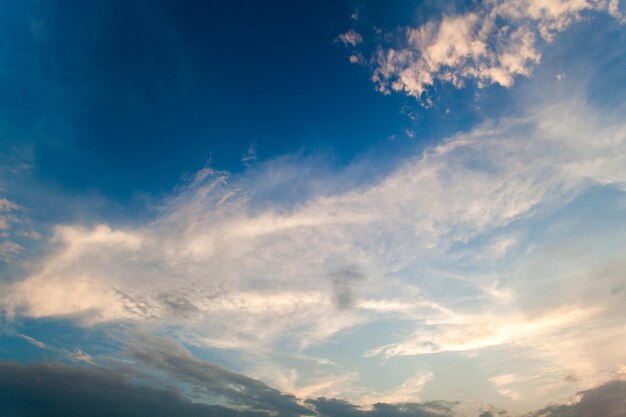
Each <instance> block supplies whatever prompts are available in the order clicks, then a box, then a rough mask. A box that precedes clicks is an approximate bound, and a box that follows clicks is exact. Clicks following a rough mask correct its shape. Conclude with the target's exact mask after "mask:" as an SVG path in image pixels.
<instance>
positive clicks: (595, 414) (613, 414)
mask: <svg viewBox="0 0 626 417" xmlns="http://www.w3.org/2000/svg"><path fill="white" fill-rule="evenodd" d="M579 395H580V401H578V402H576V403H575V404H570V405H554V406H550V407H547V408H544V409H542V410H539V411H536V412H534V413H531V414H528V416H527V417H626V381H611V382H608V383H606V384H604V385H601V386H599V387H596V388H593V389H590V390H588V391H583V392H581V393H579Z"/></svg>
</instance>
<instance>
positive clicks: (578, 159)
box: [2, 99, 626, 398]
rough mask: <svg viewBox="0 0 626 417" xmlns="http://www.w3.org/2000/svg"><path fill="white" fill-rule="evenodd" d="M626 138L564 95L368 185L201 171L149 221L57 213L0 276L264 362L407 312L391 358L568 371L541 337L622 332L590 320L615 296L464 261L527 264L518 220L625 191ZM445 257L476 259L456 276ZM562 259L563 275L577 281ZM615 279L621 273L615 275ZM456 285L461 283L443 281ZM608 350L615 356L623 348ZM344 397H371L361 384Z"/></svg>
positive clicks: (25, 293) (48, 304)
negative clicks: (44, 242)
mask: <svg viewBox="0 0 626 417" xmlns="http://www.w3.org/2000/svg"><path fill="white" fill-rule="evenodd" d="M583 115H584V116H583ZM625 147H626V125H624V124H623V121H622V119H620V117H619V114H618V113H616V114H613V115H611V114H598V113H594V112H593V110H592V109H590V108H589V107H588V106H587V105H586V104H585V102H584V101H582V100H579V99H570V100H568V101H564V102H558V103H554V104H550V105H543V106H542V107H541V108H539V109H535V110H534V111H531V112H529V114H527V115H526V117H523V118H518V119H509V120H502V121H500V122H488V123H485V124H483V125H482V126H480V127H477V128H476V129H474V130H472V131H470V132H468V133H465V134H459V135H456V136H454V137H451V138H449V139H448V140H446V141H444V142H442V143H441V144H439V145H436V146H433V147H430V148H428V149H426V150H425V151H424V152H423V153H419V154H417V155H415V156H413V157H410V158H408V159H407V160H406V161H405V162H404V163H402V164H401V166H400V167H399V168H397V169H396V170H395V171H393V172H392V173H390V174H389V175H388V176H386V177H384V178H382V179H381V180H380V181H377V182H375V183H372V184H368V185H363V186H359V187H357V188H349V187H348V189H347V191H346V190H345V187H343V188H344V190H341V189H342V187H341V186H340V187H337V180H339V181H341V175H338V176H335V180H334V182H335V185H334V186H333V187H331V189H336V190H341V191H336V192H334V193H330V194H324V195H317V194H313V195H312V196H309V197H306V198H304V199H301V200H296V201H289V202H288V204H285V205H282V203H280V202H276V201H271V202H270V201H265V202H263V199H262V196H260V195H259V194H258V193H257V194H255V193H254V192H255V191H256V190H258V189H264V187H265V189H267V184H265V185H264V182H265V181H274V179H272V178H274V176H275V173H276V172H277V171H274V166H273V163H272V162H269V163H266V164H265V165H263V166H261V167H259V168H258V170H257V171H255V172H254V173H253V174H251V175H249V176H248V175H246V174H244V175H242V176H230V175H228V174H226V173H222V172H216V171H214V170H211V169H205V170H202V171H200V172H199V173H198V174H197V175H196V176H195V178H194V179H193V180H192V181H191V182H190V183H189V184H188V185H186V186H184V187H182V188H181V189H179V191H178V193H177V194H175V195H174V196H172V197H171V198H170V199H169V200H168V201H166V202H165V203H164V206H163V208H162V210H161V214H160V216H159V217H158V218H157V219H155V220H154V221H152V222H151V223H148V224H146V225H143V226H138V227H126V228H112V227H110V226H107V225H100V226H96V227H86V226H81V225H60V226H57V227H56V228H55V232H54V238H53V241H52V242H50V243H51V244H52V245H54V246H51V252H50V256H48V257H47V258H45V259H43V260H42V263H41V267H40V268H39V269H38V271H37V272H34V273H32V274H31V275H30V276H28V277H26V278H25V279H24V280H21V281H18V282H15V283H13V284H11V285H5V288H6V290H5V291H4V294H5V295H4V297H3V299H2V304H3V306H4V308H5V309H6V310H7V311H8V312H10V313H11V314H13V315H20V316H26V317H33V318H43V317H66V318H72V319H75V320H77V321H78V322H80V323H83V325H92V324H96V323H104V322H112V321H124V322H129V323H135V324H136V325H143V324H149V325H156V326H175V328H177V329H179V330H178V332H179V336H180V337H183V338H185V340H187V341H188V342H190V343H193V344H196V345H199V346H205V347H209V348H219V349H232V350H235V351H239V352H247V353H249V354H252V355H257V356H265V358H266V359H264V361H266V362H265V363H267V361H271V359H269V356H270V352H272V351H275V349H276V348H277V347H278V346H283V349H287V350H292V351H302V350H306V349H308V348H310V347H312V346H317V345H320V344H323V343H325V342H327V341H329V340H332V338H333V337H334V336H335V335H338V334H342V333H345V332H346V331H348V330H350V329H354V328H357V327H359V326H361V325H364V324H366V323H371V322H375V321H378V320H390V321H392V322H393V321H394V320H399V321H404V322H408V323H413V324H411V325H410V328H411V327H412V328H414V329H415V331H416V332H417V334H418V335H419V338H418V339H415V338H412V337H408V338H406V339H401V340H398V341H396V342H395V343H393V344H392V345H385V346H384V347H382V348H379V349H378V350H377V351H375V352H380V353H381V354H384V355H385V356H386V357H387V358H392V357H395V356H402V355H415V354H420V353H432V352H438V351H439V352H446V351H447V352H461V353H463V352H481V351H486V350H490V349H493V348H495V347H503V348H506V347H507V346H510V347H513V348H515V349H517V348H519V347H520V346H523V347H524V349H526V350H524V352H526V353H525V354H526V355H530V356H531V357H537V358H538V357H539V356H538V355H543V356H541V357H542V358H543V359H542V360H543V362H541V363H542V366H551V367H554V368H555V369H561V370H563V372H566V371H568V369H569V368H568V367H569V365H568V364H563V363H562V362H561V361H560V360H558V357H557V356H554V355H552V354H550V353H549V352H546V351H544V350H542V349H544V348H545V346H546V343H548V342H547V341H548V340H550V341H551V343H552V342H555V343H557V344H558V345H562V344H563V343H566V341H568V340H574V339H576V340H579V339H577V338H579V337H580V335H578V332H577V330H576V326H575V325H574V324H575V323H576V322H581V321H582V322H585V323H587V322H588V323H594V322H595V323H604V324H602V326H604V327H602V326H601V329H603V330H601V331H600V333H601V334H606V332H613V331H614V330H615V329H616V328H619V327H615V326H614V325H613V324H611V323H610V322H608V321H607V322H602V321H595V320H598V318H601V317H610V315H611V314H612V313H615V312H616V311H617V310H615V308H617V307H615V306H616V304H606V305H605V306H604V308H605V310H603V311H600V310H597V309H596V308H597V307H598V304H597V299H595V298H593V297H592V296H591V295H590V294H591V293H589V294H581V295H577V298H575V299H572V300H569V301H568V302H567V303H565V302H564V301H561V300H560V299H559V297H558V296H557V295H550V294H549V293H546V294H545V296H544V298H545V300H544V302H542V303H541V304H540V305H535V306H532V308H531V307H530V305H532V303H531V302H530V301H529V300H530V298H528V297H530V295H532V294H534V293H536V290H537V287H535V286H533V285H531V284H532V281H531V282H529V283H528V285H526V286H524V285H521V283H523V282H524V279H523V276H520V277H519V278H516V280H513V278H514V276H511V277H509V278H506V280H503V277H502V276H501V275H500V273H499V272H497V269H494V270H493V271H491V272H489V273H482V274H481V273H469V272H468V271H470V270H472V268H478V267H479V266H480V267H481V268H484V265H489V264H490V262H496V260H497V259H499V258H502V257H511V256H522V259H527V262H530V263H532V262H533V259H534V256H535V255H534V254H533V252H532V251H531V252H528V248H526V249H525V248H524V247H521V246H520V245H522V243H521V242H520V239H521V238H520V237H519V236H518V237H516V238H514V239H513V238H511V236H515V233H513V235H512V234H511V233H512V232H511V231H509V230H508V228H509V227H512V225H514V224H515V223H519V222H527V223H529V224H532V223H533V222H534V221H538V220H539V219H541V218H542V217H545V216H546V215H547V214H549V213H551V212H553V211H555V210H558V209H559V208H561V207H563V206H566V205H567V204H568V203H569V202H570V201H572V199H574V198H575V197H576V196H577V195H580V194H581V193H584V192H585V190H588V189H589V187H613V188H617V189H620V190H623V189H624V185H625V184H626V171H625V168H624V167H625V166H626V164H624V163H623V161H624V156H625V155H626V151H625ZM280 172H282V173H284V172H287V171H285V170H282V169H281V170H280ZM294 172H297V170H296V171H294ZM252 196H254V198H252ZM507 239H508V240H507ZM511 239H512V240H511ZM480 242H482V243H480ZM507 242H508V243H507ZM502 245H504V246H505V249H502V248H501V247H502ZM518 246H520V247H519V249H518ZM52 248H54V249H52ZM459 248H465V249H464V251H465V252H463V251H461V252H459ZM476 251H478V252H479V253H485V254H487V253H491V255H489V257H488V258H487V260H486V259H485V257H484V256H482V257H481V256H476V255H472V253H476ZM524 251H526V252H524ZM463 253H464V254H463ZM524 253H526V254H525V255H524ZM451 259H452V260H454V259H457V260H456V261H454V262H459V268H462V269H464V270H465V271H466V272H464V273H463V274H460V273H456V274H455V273H451V272H450V268H453V266H454V263H452V264H451V263H450V262H451ZM444 261H445V263H446V264H447V265H448V266H447V267H446V268H442V266H441V265H442V262H444ZM486 262H487V263H486ZM494 265H495V264H494ZM494 268H495V267H494ZM584 268H589V265H587V266H584ZM446 269H447V270H446ZM568 274H570V272H567V273H564V274H561V275H563V280H562V281H558V282H557V283H556V284H555V285H557V287H559V286H562V288H566V286H569V285H571V284H570V283H568V282H567V279H568V277H569V276H570V275H568ZM416 276H417V277H419V278H416ZM579 279H580V282H585V279H584V278H579ZM611 280H612V281H611V282H612V285H613V286H614V287H616V286H618V284H619V282H618V281H619V277H617V276H615V277H614V278H611ZM451 282H455V284H454V285H458V283H461V284H462V286H461V287H462V288H464V291H465V295H463V296H462V297H461V298H459V297H460V296H459V294H457V293H455V292H450V291H449V290H447V291H444V292H442V291H439V290H438V289H437V288H450V287H449V284H450V283H451ZM537 285H541V283H537ZM531 298H532V297H531ZM460 299H462V300H464V301H463V302H460V301H459V300H460ZM476 306H479V307H478V308H476ZM468 309H471V312H468ZM514 309H518V310H519V313H516V312H514ZM606 309H608V310H606ZM531 312H532V313H531ZM229 323H237V326H236V327H235V326H231V325H229ZM507 323H509V324H507ZM511 323H514V324H515V325H511ZM605 324H606V326H605ZM472 329H475V330H476V331H475V332H474V331H473V330H472ZM519 329H526V330H524V331H522V332H521V333H520V332H519ZM472 332H474V333H472ZM603 332H604V333H603ZM613 334H616V335H618V336H617V337H621V336H619V333H613ZM572 338H573V339H572ZM544 342H545V343H544ZM589 343H590V345H589V346H588V348H590V349H596V348H597V343H596V344H594V343H593V341H589ZM594 346H595V347H594ZM580 354H581V355H582V356H581V357H584V353H583V352H582V351H581V352H580ZM533 355H534V356H533ZM606 359H607V361H609V360H613V361H617V360H619V358H618V357H617V356H616V353H611V354H607V355H606ZM261 362H263V361H259V363H261ZM537 363H540V362H537ZM581 363H582V362H581ZM585 366H587V365H585ZM262 369H267V370H269V369H272V368H271V367H266V368H263V367H259V368H258V369H256V370H255V369H251V371H252V372H256V371H258V372H261V374H258V375H259V376H260V377H263V378H264V379H267V380H268V381H272V378H273V376H275V375H278V373H276V372H273V371H268V372H269V374H268V375H265V374H263V373H262V372H263V370H262ZM581 369H582V368H581ZM602 369H604V368H603V366H600V364H594V363H590V364H589V365H588V366H587V368H586V370H584V372H582V371H581V372H579V373H580V376H579V378H580V381H586V383H585V384H586V385H584V386H589V384H591V383H597V382H598V381H600V380H601V379H602V377H603V376H602V375H604V373H603V372H604V371H602ZM494 372H499V373H502V370H497V371H494ZM568 372H569V371H568ZM305 373H306V372H305ZM342 373H344V371H341V370H334V371H332V372H330V373H329V374H328V377H332V378H336V377H338V376H339V375H341V374H342ZM289 381H290V382H288V384H291V390H292V391H294V392H297V391H298V390H299V389H302V390H303V392H304V391H306V390H308V389H310V387H314V386H323V385H324V380H323V379H319V378H317V379H314V380H308V382H307V376H306V375H304V374H298V375H297V376H294V378H291V379H290V380H289ZM307 387H309V388H307ZM335 389H338V390H342V389H346V388H345V387H343V388H342V387H338V386H335ZM374 392H378V393H379V394H380V395H381V396H384V395H385V394H384V390H383V391H381V390H378V391H374ZM335 394H340V392H336V393H335ZM346 395H350V396H351V398H362V397H363V394H362V392H359V390H358V389H356V390H355V389H354V388H350V389H348V390H347V391H346ZM363 398H364V397H363Z"/></svg>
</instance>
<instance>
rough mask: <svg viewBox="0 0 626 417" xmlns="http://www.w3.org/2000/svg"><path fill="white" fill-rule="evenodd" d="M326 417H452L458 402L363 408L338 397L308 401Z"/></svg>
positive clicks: (376, 405)
mask: <svg viewBox="0 0 626 417" xmlns="http://www.w3.org/2000/svg"><path fill="white" fill-rule="evenodd" d="M306 402H307V403H308V404H311V405H313V406H314V407H315V410H316V411H317V412H318V413H319V414H320V415H321V416H324V417H448V416H449V417H452V416H454V412H453V409H454V406H455V405H456V403H454V402H448V401H431V402H426V403H421V404H415V403H406V404H384V403H377V404H374V405H373V406H372V408H371V409H367V410H365V409H362V408H360V407H358V406H356V405H354V404H351V403H349V402H347V401H343V400H338V399H336V398H324V397H321V398H316V399H309V400H307V401H306Z"/></svg>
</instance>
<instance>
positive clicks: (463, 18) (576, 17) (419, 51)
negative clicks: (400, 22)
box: [353, 0, 617, 102]
mask: <svg viewBox="0 0 626 417" xmlns="http://www.w3.org/2000/svg"><path fill="white" fill-rule="evenodd" d="M592 10H604V11H606V10H607V4H606V2H597V1H591V0H589V1H588V0H558V1H542V0H524V1H510V0H504V1H495V0H494V1H486V2H483V3H481V4H480V6H477V7H476V8H475V9H474V10H471V11H468V12H466V13H462V14H444V15H443V16H442V17H441V18H440V19H439V20H430V21H428V22H427V23H425V24H423V25H421V26H417V27H407V28H404V29H403V33H402V37H401V39H402V40H401V42H400V44H399V45H397V46H393V47H380V48H379V50H378V52H377V54H376V56H375V59H374V60H375V69H374V74H373V81H374V82H375V83H376V84H377V88H378V89H379V90H380V91H381V92H384V93H388V92H390V91H396V92H403V93H405V94H408V95H410V96H414V97H416V98H423V99H424V98H425V97H423V94H424V93H425V92H427V90H428V89H429V88H430V87H432V86H433V85H434V84H435V83H437V82H443V83H451V84H453V85H454V86H456V87H459V88H460V87H462V86H463V85H464V83H465V82H466V80H476V81H477V82H478V85H479V86H484V85H489V84H498V85H501V86H503V87H510V86H511V85H513V83H514V82H515V77H517V76H529V75H530V74H531V72H532V71H533V69H534V67H535V66H536V65H537V64H539V62H540V59H541V52H540V48H539V46H538V45H539V40H540V39H541V40H543V41H548V42H549V41H551V40H552V39H553V38H554V35H555V34H557V33H559V32H561V31H563V30H565V29H566V28H567V27H568V26H570V25H571V24H572V23H574V22H577V21H580V20H581V19H582V18H583V14H584V13H585V12H589V11H592ZM613 10H617V8H616V6H614V5H613V3H611V5H610V6H608V11H609V12H610V14H612V15H615V16H617V12H613ZM353 46H354V45H353ZM425 102H426V101H425Z"/></svg>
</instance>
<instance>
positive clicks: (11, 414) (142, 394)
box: [0, 362, 267, 417]
mask: <svg viewBox="0 0 626 417" xmlns="http://www.w3.org/2000/svg"><path fill="white" fill-rule="evenodd" d="M0 416H3V417H112V416H115V417H144V416H145V417H172V416H178V417H266V416H267V414H266V413H261V412H254V411H246V410H235V409H230V408H227V407H222V406H219V405H206V404H198V403H193V402H191V401H190V400H188V399H187V398H185V397H183V396H182V395H180V394H179V393H178V392H176V391H174V390H171V389H169V390H168V389H157V388H152V387H149V386H146V385H138V384H134V383H133V382H131V380H130V379H129V378H127V377H126V376H124V375H122V374H121V373H115V372H113V371H109V370H105V369H102V368H96V367H76V366H67V365H62V364H53V363H48V364H31V365H23V364H17V363H12V362H0Z"/></svg>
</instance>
